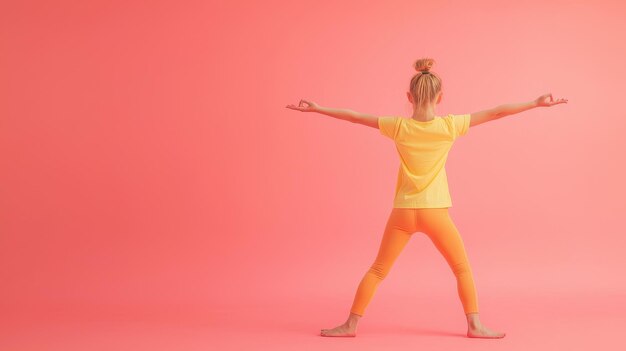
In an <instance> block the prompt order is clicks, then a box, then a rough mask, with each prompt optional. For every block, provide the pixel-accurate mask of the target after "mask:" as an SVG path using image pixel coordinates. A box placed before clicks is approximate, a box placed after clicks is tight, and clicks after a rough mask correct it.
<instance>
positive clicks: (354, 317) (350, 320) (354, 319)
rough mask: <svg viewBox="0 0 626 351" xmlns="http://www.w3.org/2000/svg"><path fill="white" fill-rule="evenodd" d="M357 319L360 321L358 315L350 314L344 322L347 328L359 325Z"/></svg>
mask: <svg viewBox="0 0 626 351" xmlns="http://www.w3.org/2000/svg"><path fill="white" fill-rule="evenodd" d="M359 319H361V316H359V315H358V314H354V313H350V316H349V317H348V320H347V321H346V325H347V326H348V327H356V325H357V324H358V323H359Z"/></svg>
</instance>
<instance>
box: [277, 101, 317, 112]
mask: <svg viewBox="0 0 626 351" xmlns="http://www.w3.org/2000/svg"><path fill="white" fill-rule="evenodd" d="M303 103H305V104H307V105H308V106H304V105H303ZM285 107H287V108H290V109H292V110H298V111H301V112H316V111H317V108H318V107H319V105H318V104H316V103H314V102H313V101H308V100H304V99H302V100H300V103H299V104H298V106H295V105H293V104H289V105H287V106H285Z"/></svg>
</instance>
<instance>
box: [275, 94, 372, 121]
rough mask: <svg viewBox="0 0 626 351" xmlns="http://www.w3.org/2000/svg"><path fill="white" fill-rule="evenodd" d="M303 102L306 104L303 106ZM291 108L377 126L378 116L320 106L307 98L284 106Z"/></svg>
mask: <svg viewBox="0 0 626 351" xmlns="http://www.w3.org/2000/svg"><path fill="white" fill-rule="evenodd" d="M304 104H306V105H308V106H304ZM285 107H287V108H290V109H292V110H297V111H301V112H317V113H321V114H324V115H327V116H331V117H334V118H337V119H342V120H344V121H348V122H351V123H359V124H363V125H366V126H368V127H373V128H378V117H377V116H374V115H369V114H365V113H360V112H356V111H353V110H349V109H340V108H330V107H323V106H320V105H318V104H316V103H314V102H312V101H308V100H300V103H299V104H298V106H295V105H287V106H285Z"/></svg>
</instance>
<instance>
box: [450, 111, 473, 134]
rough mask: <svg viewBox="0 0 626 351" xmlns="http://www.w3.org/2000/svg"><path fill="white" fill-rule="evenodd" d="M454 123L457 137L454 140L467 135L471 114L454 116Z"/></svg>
mask: <svg viewBox="0 0 626 351" xmlns="http://www.w3.org/2000/svg"><path fill="white" fill-rule="evenodd" d="M452 122H453V123H454V130H455V132H454V133H455V135H454V138H455V139H456V138H458V137H460V136H462V135H465V134H467V131H468V130H469V127H470V114H469V113H467V114H463V115H452Z"/></svg>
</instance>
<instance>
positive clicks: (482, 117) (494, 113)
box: [470, 93, 567, 127]
mask: <svg viewBox="0 0 626 351" xmlns="http://www.w3.org/2000/svg"><path fill="white" fill-rule="evenodd" d="M548 98H550V100H549V101H548ZM561 103H567V99H558V100H556V101H554V100H553V98H552V93H548V94H544V95H541V96H540V97H538V98H536V99H535V100H532V101H527V102H519V103H512V104H504V105H499V106H496V107H494V108H492V109H488V110H483V111H478V112H474V113H471V119H470V127H471V126H475V125H478V124H481V123H485V122H489V121H493V120H495V119H498V118H502V117H504V116H508V115H512V114H516V113H520V112H523V111H526V110H530V109H531V108H535V107H542V106H544V107H549V106H553V105H556V104H561Z"/></svg>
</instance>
